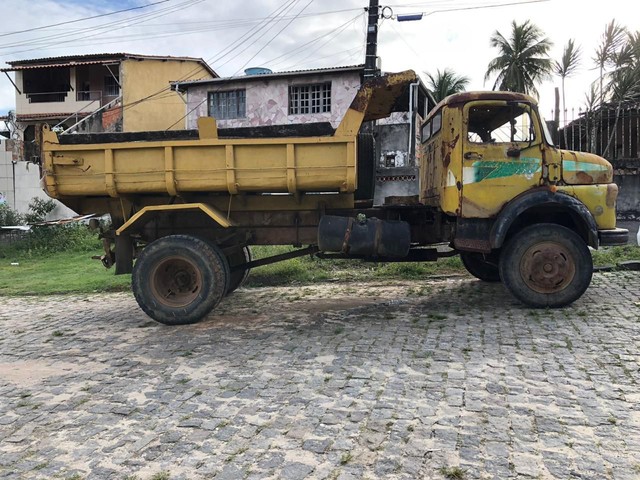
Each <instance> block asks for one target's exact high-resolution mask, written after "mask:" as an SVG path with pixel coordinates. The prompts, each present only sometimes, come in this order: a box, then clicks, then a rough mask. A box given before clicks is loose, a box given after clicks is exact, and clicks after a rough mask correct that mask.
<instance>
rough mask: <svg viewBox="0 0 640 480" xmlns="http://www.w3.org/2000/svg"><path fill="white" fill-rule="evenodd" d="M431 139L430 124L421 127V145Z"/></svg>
mask: <svg viewBox="0 0 640 480" xmlns="http://www.w3.org/2000/svg"><path fill="white" fill-rule="evenodd" d="M430 138H431V122H427V123H425V124H424V125H422V143H424V142H426V141H427V140H429V139H430Z"/></svg>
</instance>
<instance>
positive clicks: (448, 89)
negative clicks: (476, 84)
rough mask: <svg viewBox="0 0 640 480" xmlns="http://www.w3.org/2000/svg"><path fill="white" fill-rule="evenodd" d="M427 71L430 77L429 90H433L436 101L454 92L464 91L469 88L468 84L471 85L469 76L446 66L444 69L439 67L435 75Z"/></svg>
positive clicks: (432, 93)
mask: <svg viewBox="0 0 640 480" xmlns="http://www.w3.org/2000/svg"><path fill="white" fill-rule="evenodd" d="M425 73H426V74H427V77H429V92H431V95H433V98H434V100H435V101H436V102H439V101H440V100H442V99H444V98H445V97H448V96H449V95H453V94H454V93H459V92H463V91H464V90H465V89H466V88H467V85H469V78H468V77H465V76H464V75H458V74H457V73H456V72H454V71H453V70H450V69H448V68H445V69H444V70H443V71H440V69H438V70H437V73H436V74H435V76H434V75H431V74H430V73H428V72H425Z"/></svg>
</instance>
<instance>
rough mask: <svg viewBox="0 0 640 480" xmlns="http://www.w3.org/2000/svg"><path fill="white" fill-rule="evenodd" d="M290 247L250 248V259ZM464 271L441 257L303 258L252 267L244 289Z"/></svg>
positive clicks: (455, 259)
mask: <svg viewBox="0 0 640 480" xmlns="http://www.w3.org/2000/svg"><path fill="white" fill-rule="evenodd" d="M293 250H294V249H293V248H292V247H284V246H282V247H280V246H256V247H251V251H252V253H253V257H254V259H258V258H265V257H269V256H272V255H279V254H281V253H286V252H290V251H293ZM462 272H464V268H463V267H462V262H461V261H460V259H459V258H458V257H452V258H443V259H441V260H439V261H438V262H402V263H376V262H365V261H362V260H331V259H319V258H316V257H312V256H309V255H306V256H304V257H298V258H293V259H291V260H287V261H286V262H280V263H273V264H271V265H265V266H263V267H258V268H255V269H253V270H252V271H251V275H250V276H249V279H248V281H247V283H246V286H248V287H265V286H279V285H288V284H291V283H301V284H305V283H313V282H317V281H323V280H334V281H345V280H348V281H366V280H371V279H376V280H383V279H396V280H412V279H422V278H425V277H427V276H429V275H446V274H450V273H462Z"/></svg>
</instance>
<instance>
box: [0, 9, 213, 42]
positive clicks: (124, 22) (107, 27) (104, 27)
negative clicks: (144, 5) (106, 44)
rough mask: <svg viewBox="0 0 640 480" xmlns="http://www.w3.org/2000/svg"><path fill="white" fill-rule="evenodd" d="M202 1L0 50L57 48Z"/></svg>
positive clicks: (50, 36)
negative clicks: (78, 34)
mask: <svg viewBox="0 0 640 480" xmlns="http://www.w3.org/2000/svg"><path fill="white" fill-rule="evenodd" d="M204 1H207V0H186V1H183V2H182V3H179V4H177V5H174V6H171V7H166V8H163V9H158V10H155V11H154V12H149V13H144V14H140V15H137V16H134V17H131V18H127V19H123V20H117V21H113V22H108V23H105V24H102V25H99V26H93V27H87V28H84V29H81V30H79V31H77V32H70V33H66V34H55V35H48V36H45V37H40V38H36V39H32V40H30V41H23V42H18V43H10V44H5V45H0V50H6V49H9V48H19V47H29V46H35V48H31V49H25V50H19V51H13V52H9V53H5V54H4V55H15V54H17V53H23V52H29V51H33V50H39V49H41V48H47V47H50V46H58V45H60V44H64V43H72V42H77V41H78V40H79V39H78V38H77V33H78V32H80V33H86V32H91V34H90V35H86V36H84V37H80V40H82V39H85V38H91V37H96V36H99V35H101V34H102V33H103V32H104V31H109V32H112V31H114V30H120V29H123V28H129V27H132V26H136V25H137V24H138V23H141V22H146V21H149V20H153V19H155V18H160V17H163V16H166V15H169V14H171V13H174V12H177V11H181V10H184V9H186V8H189V7H191V6H194V5H198V4H200V3H202V2H204ZM132 22H133V23H132ZM96 31H97V32H96ZM68 37H73V38H71V39H69V40H62V41H61V40H60V39H61V38H68Z"/></svg>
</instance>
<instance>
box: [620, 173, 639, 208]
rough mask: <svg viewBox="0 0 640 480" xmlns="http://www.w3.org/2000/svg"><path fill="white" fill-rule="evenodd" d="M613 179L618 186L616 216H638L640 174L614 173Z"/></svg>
mask: <svg viewBox="0 0 640 480" xmlns="http://www.w3.org/2000/svg"><path fill="white" fill-rule="evenodd" d="M613 181H614V182H616V184H617V185H618V187H619V189H620V190H619V191H618V204H617V211H618V217H622V218H640V176H638V175H614V177H613Z"/></svg>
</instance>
